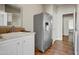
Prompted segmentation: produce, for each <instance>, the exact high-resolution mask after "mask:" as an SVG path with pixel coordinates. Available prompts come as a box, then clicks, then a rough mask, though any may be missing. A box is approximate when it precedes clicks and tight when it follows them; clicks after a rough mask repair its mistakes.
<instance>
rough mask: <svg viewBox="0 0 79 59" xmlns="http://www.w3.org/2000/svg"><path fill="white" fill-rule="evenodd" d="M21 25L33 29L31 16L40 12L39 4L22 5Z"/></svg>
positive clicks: (40, 6)
mask: <svg viewBox="0 0 79 59" xmlns="http://www.w3.org/2000/svg"><path fill="white" fill-rule="evenodd" d="M22 11H23V12H22V16H23V23H22V25H23V27H25V28H26V30H28V31H33V16H34V15H35V14H38V13H41V12H42V5H40V4H25V5H22Z"/></svg>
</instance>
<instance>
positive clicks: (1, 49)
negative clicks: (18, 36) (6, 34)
mask: <svg viewBox="0 0 79 59" xmlns="http://www.w3.org/2000/svg"><path fill="white" fill-rule="evenodd" d="M18 46H19V42H18V41H9V42H6V43H2V44H0V55H16V54H18Z"/></svg>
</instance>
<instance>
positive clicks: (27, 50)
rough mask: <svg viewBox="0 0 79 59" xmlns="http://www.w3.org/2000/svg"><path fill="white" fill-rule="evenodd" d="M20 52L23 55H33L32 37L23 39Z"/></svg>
mask: <svg viewBox="0 0 79 59" xmlns="http://www.w3.org/2000/svg"><path fill="white" fill-rule="evenodd" d="M22 39H23V46H22V51H23V55H33V54H34V37H33V36H28V37H23V38H22Z"/></svg>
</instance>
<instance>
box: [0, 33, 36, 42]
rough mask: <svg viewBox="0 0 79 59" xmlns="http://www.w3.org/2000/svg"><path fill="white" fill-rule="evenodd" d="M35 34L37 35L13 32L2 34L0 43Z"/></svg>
mask: <svg viewBox="0 0 79 59" xmlns="http://www.w3.org/2000/svg"><path fill="white" fill-rule="evenodd" d="M34 34H35V33H34V32H12V33H5V34H0V36H1V38H0V42H2V41H6V40H11V39H15V38H20V37H23V36H29V35H34Z"/></svg>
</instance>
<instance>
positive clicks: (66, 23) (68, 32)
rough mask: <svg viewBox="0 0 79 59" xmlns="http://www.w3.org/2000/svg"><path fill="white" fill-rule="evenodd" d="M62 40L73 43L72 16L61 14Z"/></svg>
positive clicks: (71, 14)
mask: <svg viewBox="0 0 79 59" xmlns="http://www.w3.org/2000/svg"><path fill="white" fill-rule="evenodd" d="M62 30H63V33H62V34H63V40H65V41H69V42H72V43H73V34H74V33H73V31H74V15H73V13H70V14H63V28H62Z"/></svg>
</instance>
